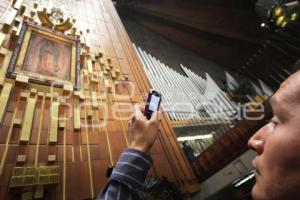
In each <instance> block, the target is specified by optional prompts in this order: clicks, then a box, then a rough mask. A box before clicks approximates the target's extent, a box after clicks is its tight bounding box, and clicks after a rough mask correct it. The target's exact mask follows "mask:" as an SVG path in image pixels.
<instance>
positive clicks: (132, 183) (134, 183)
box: [110, 148, 152, 188]
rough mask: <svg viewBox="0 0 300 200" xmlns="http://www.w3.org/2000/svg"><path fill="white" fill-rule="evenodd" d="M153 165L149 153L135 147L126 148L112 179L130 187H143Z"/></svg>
mask: <svg viewBox="0 0 300 200" xmlns="http://www.w3.org/2000/svg"><path fill="white" fill-rule="evenodd" d="M151 165H152V159H151V157H150V156H149V155H147V154H145V153H144V152H141V151H138V150H135V149H130V148H128V149H125V150H124V151H123V153H122V154H121V156H120V158H119V160H118V162H117V165H116V166H115V168H114V170H113V172H112V175H111V178H110V179H112V180H116V181H119V182H121V183H123V184H126V185H128V187H129V188H141V187H142V186H143V184H144V181H145V178H146V176H147V173H148V170H149V169H150V167H151Z"/></svg>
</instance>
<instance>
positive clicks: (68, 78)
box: [7, 22, 80, 89]
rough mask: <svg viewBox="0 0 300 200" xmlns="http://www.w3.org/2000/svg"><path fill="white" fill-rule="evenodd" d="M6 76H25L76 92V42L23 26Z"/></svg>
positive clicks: (26, 25) (47, 31)
mask: <svg viewBox="0 0 300 200" xmlns="http://www.w3.org/2000/svg"><path fill="white" fill-rule="evenodd" d="M7 72H8V73H7V75H8V76H13V77H15V76H16V75H18V74H22V75H26V76H28V77H29V81H32V82H36V83H40V84H46V85H52V86H55V87H62V86H63V85H64V84H72V85H73V87H74V88H75V89H79V88H80V77H79V76H80V41H79V40H78V39H77V38H75V37H71V36H67V35H64V34H62V33H60V32H55V31H53V30H49V29H46V28H43V27H40V26H36V25H33V24H29V23H27V22H25V23H24V24H23V26H22V29H21V31H20V36H19V38H18V41H17V44H16V48H15V50H14V52H13V56H12V58H11V61H10V64H9V68H8V71H7Z"/></svg>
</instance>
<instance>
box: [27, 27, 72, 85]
mask: <svg viewBox="0 0 300 200" xmlns="http://www.w3.org/2000/svg"><path fill="white" fill-rule="evenodd" d="M70 63H71V45H70V44H68V43H64V42H60V41H56V40H52V39H49V38H47V37H44V36H42V35H38V34H35V33H34V34H32V37H31V39H30V44H29V47H28V50H27V55H26V58H25V62H24V65H23V69H24V70H26V71H29V72H33V73H36V74H40V75H45V76H49V77H55V78H59V79H63V80H69V77H70V68H71V67H70Z"/></svg>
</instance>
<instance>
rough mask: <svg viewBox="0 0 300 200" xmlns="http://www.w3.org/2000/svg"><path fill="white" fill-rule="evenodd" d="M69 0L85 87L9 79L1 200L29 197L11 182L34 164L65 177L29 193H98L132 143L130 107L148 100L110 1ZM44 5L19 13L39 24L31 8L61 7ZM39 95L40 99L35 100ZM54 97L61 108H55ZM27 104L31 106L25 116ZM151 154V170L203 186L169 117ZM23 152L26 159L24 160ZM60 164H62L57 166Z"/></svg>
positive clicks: (189, 186) (185, 186) (0, 138)
mask: <svg viewBox="0 0 300 200" xmlns="http://www.w3.org/2000/svg"><path fill="white" fill-rule="evenodd" d="M63 4H65V6H64V8H63V11H64V13H65V15H66V16H68V15H74V18H75V19H76V23H75V25H74V26H75V27H76V31H75V34H76V35H77V36H78V37H80V43H81V50H82V52H81V56H80V57H81V60H80V63H81V66H80V74H81V75H82V78H81V79H80V82H81V87H80V89H79V90H74V89H73V90H72V89H70V88H69V87H68V85H66V84H65V85H64V86H63V87H62V88H57V87H54V88H51V87H49V86H46V85H40V84H37V83H33V82H32V81H31V80H29V81H28V78H27V79H26V77H25V79H24V77H23V78H22V77H21V78H20V77H19V78H17V79H16V78H13V77H7V78H5V80H4V84H6V83H10V84H13V85H14V87H13V88H12V92H11V94H10V96H9V101H8V105H7V107H6V109H5V113H4V119H3V123H2V124H1V125H0V131H1V134H0V155H1V157H0V184H1V189H0V197H1V199H6V198H10V197H16V198H21V195H22V193H23V190H22V188H24V187H25V185H22V187H13V186H14V185H11V186H9V182H10V179H11V178H12V177H14V176H16V175H15V170H17V169H19V170H21V169H22V170H23V169H24V170H28V169H29V168H30V169H31V170H33V171H34V172H35V173H44V174H45V173H50V172H51V173H54V175H53V174H52V175H49V177H48V175H44V176H45V177H46V178H48V179H47V180H51V179H50V178H51V176H55V177H56V176H57V174H58V175H59V176H58V177H57V178H56V179H55V180H56V181H55V182H54V183H52V184H49V183H46V184H45V185H42V184H41V183H40V182H39V181H40V180H36V181H35V182H33V183H32V184H33V186H34V187H31V190H30V191H28V192H32V193H34V192H36V191H38V192H41V194H43V195H47V199H92V198H95V197H96V196H97V195H98V193H99V192H100V191H101V189H102V188H103V187H104V185H105V183H106V181H107V178H106V177H105V173H106V169H107V167H108V166H109V165H115V164H116V162H117V160H118V158H119V156H120V154H121V152H122V151H123V150H124V148H126V147H127V145H128V138H127V137H128V136H127V134H128V120H129V118H130V116H131V114H132V110H131V109H129V108H131V107H132V105H133V104H136V103H139V104H142V103H144V102H145V100H146V99H145V98H146V94H147V92H148V90H149V89H150V88H151V85H150V83H149V81H148V79H147V77H146V75H145V73H144V71H143V69H142V64H141V62H140V60H139V59H138V57H137V55H136V53H135V51H134V49H133V46H132V43H131V41H130V39H129V37H128V35H127V33H126V32H125V29H124V27H123V25H122V23H121V21H120V19H119V16H118V14H117V12H116V10H115V8H114V6H113V3H112V2H111V1H110V0H101V1H96V0H86V1H72V3H70V2H63ZM36 5H37V8H34V5H33V4H32V1H29V0H25V1H24V4H23V6H25V7H26V10H25V13H24V14H21V13H19V15H20V18H22V19H24V20H27V21H36V23H37V24H39V23H40V22H39V20H38V18H37V16H36V15H34V16H33V17H32V16H31V11H35V10H36V9H37V10H41V9H42V8H43V7H45V8H47V9H48V10H50V9H51V8H52V7H50V5H53V6H58V5H56V1H51V0H48V1H44V2H43V3H42V4H41V5H39V4H36ZM18 12H20V11H19V10H18ZM11 28H12V27H11ZM15 28H16V27H15ZM18 28H19V27H18ZM8 31H9V30H8ZM68 33H70V32H66V34H68ZM9 34H10V33H9ZM15 38H17V37H15ZM11 43H12V45H11V48H9V46H7V45H6V46H5V45H4V46H3V48H8V50H7V51H13V50H14V47H15V46H14V45H13V44H15V43H16V41H11ZM0 54H1V52H0ZM4 60H5V59H4ZM0 64H1V63H0ZM0 84H2V83H0ZM0 88H1V89H2V88H3V86H2V85H0ZM114 92H115V93H114ZM57 95H58V96H57ZM32 99H35V100H36V102H35V103H34V104H33V100H32ZM28 102H30V103H28ZM54 104H55V105H56V106H58V105H59V107H57V109H56V112H54V113H53V108H52V107H51V105H54ZM27 108H30V109H31V110H30V113H29V114H27V117H25V113H26V109H27ZM51 113H52V115H51ZM53 114H54V115H53ZM74 114H75V115H74ZM55 116H58V119H56V118H55ZM24 118H26V119H24ZM31 119H32V122H33V123H32V126H31V127H29V128H28V129H26V131H24V134H26V136H28V134H29V136H30V137H29V138H28V139H27V138H26V141H27V140H28V143H26V142H25V143H20V137H21V135H20V134H21V131H22V130H23V128H24V127H26V126H28V124H26V121H29V122H30V121H31ZM29 129H30V130H31V131H29V132H28V131H27V130H29ZM24 130H25V129H24ZM51 133H52V139H51V138H50V135H51ZM51 141H52V142H51ZM151 155H152V156H153V160H154V165H153V167H152V168H151V170H150V172H149V174H151V175H154V176H166V177H168V178H169V179H170V180H171V181H174V182H175V183H176V184H177V185H178V186H179V188H181V189H182V191H183V192H196V191H198V183H197V180H196V178H195V176H194V174H193V172H192V169H191V167H190V166H189V164H188V162H187V160H186V158H185V156H184V154H183V153H182V151H181V148H180V146H179V145H178V143H177V141H176V137H175V134H174V132H173V130H172V129H171V127H170V125H169V122H168V120H167V117H166V116H164V118H163V120H162V124H161V126H160V134H159V137H158V139H157V141H156V142H155V144H154V147H153V149H152V150H151ZM23 156H26V157H23ZM17 157H19V158H26V159H24V160H23V161H22V162H18V163H17V161H16V159H17ZM16 166H18V167H20V168H16ZM51 167H52V168H51ZM53 167H57V168H55V170H54V171H53ZM13 170H14V173H12V171H13ZM51 170H52V171H51ZM3 181H4V182H5V183H3ZM2 186H3V187H4V189H3V187H2ZM2 197H3V198H2Z"/></svg>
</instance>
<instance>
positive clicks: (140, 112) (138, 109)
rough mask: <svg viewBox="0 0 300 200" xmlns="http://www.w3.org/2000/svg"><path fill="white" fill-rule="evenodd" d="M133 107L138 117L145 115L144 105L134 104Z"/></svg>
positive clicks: (135, 115)
mask: <svg viewBox="0 0 300 200" xmlns="http://www.w3.org/2000/svg"><path fill="white" fill-rule="evenodd" d="M133 109H134V110H133V114H134V117H135V118H136V119H140V118H142V117H144V114H143V110H144V109H143V107H142V106H140V105H134V107H133Z"/></svg>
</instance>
